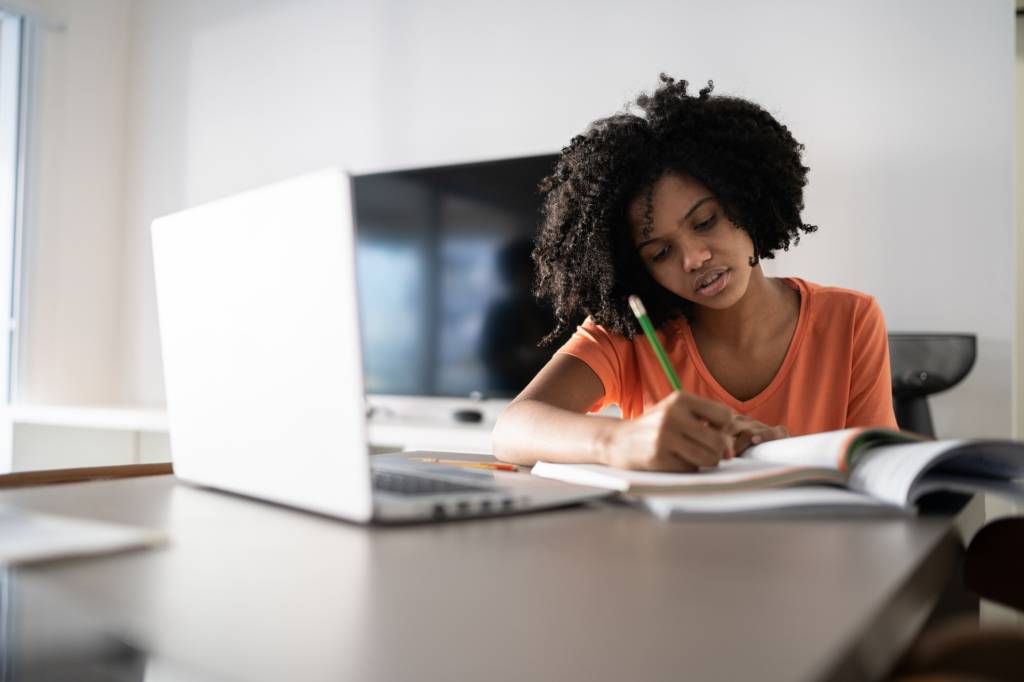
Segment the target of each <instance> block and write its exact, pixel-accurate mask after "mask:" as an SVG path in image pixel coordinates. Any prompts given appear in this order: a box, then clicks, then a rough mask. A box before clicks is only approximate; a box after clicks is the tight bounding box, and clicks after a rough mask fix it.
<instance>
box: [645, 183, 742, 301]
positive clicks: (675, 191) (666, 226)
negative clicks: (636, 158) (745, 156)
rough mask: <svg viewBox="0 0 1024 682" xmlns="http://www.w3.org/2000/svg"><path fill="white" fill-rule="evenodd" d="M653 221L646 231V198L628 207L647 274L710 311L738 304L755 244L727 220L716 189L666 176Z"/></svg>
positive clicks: (654, 200)
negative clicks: (713, 193) (716, 197)
mask: <svg viewBox="0 0 1024 682" xmlns="http://www.w3.org/2000/svg"><path fill="white" fill-rule="evenodd" d="M652 208H653V213H652V221H651V225H650V226H649V227H648V228H646V229H645V227H644V222H645V220H644V218H645V214H646V212H647V199H646V197H645V196H643V195H641V196H639V197H637V198H635V199H633V201H632V202H630V205H629V224H630V231H631V234H632V238H633V245H634V246H635V247H636V249H637V251H638V252H639V254H640V259H641V260H642V261H643V263H644V266H645V267H646V268H647V271H648V272H649V273H651V276H652V277H654V279H655V281H657V282H658V284H660V285H661V286H663V287H665V288H666V289H668V290H669V291H671V292H673V293H675V294H677V295H678V296H681V297H682V298H684V299H686V300H688V301H692V302H694V303H696V304H697V305H701V306H705V307H708V308H715V309H725V308H729V307H730V306H732V305H734V304H735V303H736V302H737V301H739V300H740V299H741V298H742V297H743V295H744V294H745V293H746V291H747V285H748V283H749V282H750V273H751V267H750V257H751V256H753V255H754V244H753V242H752V241H751V239H750V237H749V235H747V233H746V232H745V231H744V230H741V229H737V227H736V225H735V224H733V223H732V221H730V220H729V218H727V217H726V215H725V212H724V211H723V210H722V207H721V205H720V204H719V203H718V200H717V199H715V197H714V195H712V194H711V191H710V190H708V188H706V187H705V186H704V185H702V184H700V183H699V182H697V181H696V180H694V179H692V178H690V177H688V176H685V175H679V174H676V173H669V174H667V175H663V176H662V177H661V178H660V179H659V180H658V181H657V182H656V183H655V184H654V189H653V196H652Z"/></svg>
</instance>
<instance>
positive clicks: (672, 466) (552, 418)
mask: <svg viewBox="0 0 1024 682" xmlns="http://www.w3.org/2000/svg"><path fill="white" fill-rule="evenodd" d="M603 395H604V386H603V385H602V383H601V380H600V379H598V377H597V375H596V374H594V372H593V371H592V370H591V369H590V367H588V366H587V365H586V363H584V362H583V361H582V360H579V359H577V358H574V357H572V356H570V355H566V354H563V353H556V354H555V355H554V357H552V358H551V360H550V361H549V362H548V363H547V365H545V366H544V368H543V369H542V370H541V371H540V372H539V373H538V374H537V376H536V377H534V379H533V381H531V382H530V384H529V385H528V386H527V387H526V388H525V389H523V392H522V393H520V394H519V396H517V397H516V399H515V400H513V401H512V403H511V404H510V405H509V406H508V407H507V408H505V411H504V412H503V413H502V414H501V417H499V419H498V423H497V424H496V425H495V427H494V434H493V438H492V442H493V446H494V455H495V457H497V458H498V459H502V460H504V461H506V462H513V463H515V464H523V465H533V464H535V463H536V462H537V461H539V460H544V461H548V462H564V463H570V464H578V463H584V462H586V463H599V464H610V465H613V466H619V467H623V468H629V469H653V470H659V471H695V470H697V469H698V468H699V467H701V466H714V465H716V464H718V461H719V460H720V459H722V458H723V457H731V456H732V445H733V437H732V435H730V433H728V430H729V429H730V428H731V423H732V412H731V411H730V410H729V408H728V407H726V406H725V405H722V404H721V403H717V402H714V401H710V400H705V399H703V398H699V397H697V396H694V395H690V394H687V393H682V392H679V391H677V392H675V393H672V394H671V395H670V396H669V397H667V398H665V399H664V400H663V401H661V402H660V403H658V404H657V405H656V406H654V407H653V408H652V409H650V410H649V411H648V412H647V413H646V414H645V415H644V416H643V417H641V418H640V419H635V420H632V421H623V420H621V419H613V418H608V417H588V416H587V415H586V411H587V410H588V409H589V408H590V407H591V406H592V405H593V404H594V403H596V402H597V401H598V400H600V398H601V397H602V396H603Z"/></svg>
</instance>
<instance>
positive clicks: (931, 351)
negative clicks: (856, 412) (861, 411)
mask: <svg viewBox="0 0 1024 682" xmlns="http://www.w3.org/2000/svg"><path fill="white" fill-rule="evenodd" d="M976 358H977V337H976V336H975V335H974V334H889V360H890V364H891V366H892V402H893V407H894V408H895V410H896V423H897V424H899V426H900V428H901V429H906V430H908V431H914V432H916V433H920V434H921V435H924V436H930V437H932V438H934V437H935V426H934V424H933V423H932V415H931V410H929V409H928V396H930V395H934V394H935V393H939V392H941V391H946V390H949V389H950V388H953V387H954V386H956V385H957V384H959V383H960V382H961V381H963V379H964V377H966V376H967V375H968V373H970V371H971V368H972V367H974V361H975V359H976Z"/></svg>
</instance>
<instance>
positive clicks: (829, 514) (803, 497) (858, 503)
mask: <svg viewBox="0 0 1024 682" xmlns="http://www.w3.org/2000/svg"><path fill="white" fill-rule="evenodd" d="M640 504H641V505H642V506H643V507H646V508H647V509H648V510H649V511H651V512H652V513H653V514H654V515H655V516H657V517H658V518H660V519H670V518H673V517H692V516H757V517H759V518H780V517H781V518H791V517H820V518H833V517H838V516H892V515H902V514H904V513H905V512H903V510H902V509H901V508H899V507H894V506H892V505H888V504H884V503H881V502H879V501H878V500H875V499H873V498H871V497H868V496H867V495H862V494H860V493H855V492H851V491H849V490H844V489H842V488H833V487H827V486H800V487H796V488H780V489H775V490H745V491H741V492H728V493H715V494H714V495H648V496H646V497H643V498H642V499H641V500H640Z"/></svg>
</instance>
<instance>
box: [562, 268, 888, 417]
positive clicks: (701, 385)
mask: <svg viewBox="0 0 1024 682" xmlns="http://www.w3.org/2000/svg"><path fill="white" fill-rule="evenodd" d="M782 281H783V282H785V283H786V284H787V285H789V286H790V287H792V288H793V289H794V290H796V291H797V292H798V293H799V294H800V316H799V319H798V320H797V324H796V331H795V332H794V333H793V339H792V341H791V342H790V344H789V350H788V351H787V353H786V358H785V360H783V362H782V367H780V368H779V371H778V372H777V373H776V374H775V377H774V378H773V379H772V381H771V383H770V384H768V386H767V387H766V388H765V389H764V390H763V391H761V392H760V393H759V394H758V395H756V396H754V397H753V398H751V399H750V400H744V401H740V400H737V399H736V398H734V397H733V396H732V395H730V394H729V393H728V392H727V391H726V390H725V389H724V388H722V387H721V386H720V385H719V384H718V382H717V381H715V378H714V377H713V376H712V375H711V372H709V371H708V369H707V367H705V366H704V361H703V360H702V359H701V357H700V353H699V352H698V351H697V346H696V344H695V343H694V340H693V334H692V333H691V332H690V325H689V324H687V322H686V321H685V320H681V319H680V320H673V321H672V322H669V323H668V324H666V325H665V327H664V328H663V329H660V330H658V332H657V334H658V339H659V340H660V341H661V343H662V345H663V346H664V347H665V353H666V354H667V355H668V358H669V362H671V363H672V366H673V367H674V368H675V370H676V374H678V375H679V382H680V384H681V385H682V390H684V391H687V392H689V393H693V394H696V395H699V396H701V397H704V398H709V399H711V400H716V401H718V402H721V403H724V404H725V405H728V406H729V407H731V408H732V409H733V410H735V411H736V412H737V413H739V414H744V415H747V416H749V417H751V418H753V419H756V420H758V421H760V422H763V423H765V424H768V425H769V426H778V425H783V426H785V427H786V428H787V429H788V430H789V432H790V434H792V435H794V436H799V435H803V434H807V433H817V432H821V431H832V430H835V429H844V428H847V427H851V426H885V427H890V428H896V416H895V414H894V412H893V407H892V378H891V376H890V372H889V344H888V337H887V336H886V331H885V320H884V318H883V317H882V310H881V308H879V306H878V303H877V302H876V301H875V299H874V298H873V297H871V296H868V295H867V294H862V293H860V292H857V291H851V290H849V289H839V288H836V287H825V286H821V285H819V284H813V283H811V282H806V281H804V280H802V279H798V278H795V277H793V278H783V280H782ZM558 352H559V353H566V354H568V355H571V356H573V357H575V358H578V359H580V360H582V361H583V362H585V363H586V364H587V365H588V366H589V367H590V368H591V369H592V370H593V371H594V373H595V374H597V376H598V378H599V379H600V380H601V383H602V384H604V397H602V398H601V399H600V400H599V401H598V402H596V403H595V404H594V405H592V406H591V407H590V411H591V412H596V411H598V410H601V409H603V408H605V407H607V406H608V405H618V406H619V407H620V408H621V409H622V415H623V417H624V418H626V419H634V418H636V417H639V416H641V415H643V413H644V412H645V411H646V410H647V409H648V408H649V407H651V406H652V405H654V404H655V403H657V402H658V401H660V400H661V399H663V398H664V397H665V396H667V395H668V394H669V393H671V391H672V386H671V384H669V381H668V378H667V377H666V376H665V373H664V371H663V370H662V369H661V365H660V364H659V363H658V358H657V356H656V355H655V354H654V351H653V350H652V349H651V347H650V344H649V343H648V342H647V339H646V337H644V335H643V334H638V335H637V336H635V337H634V338H633V339H632V340H629V339H627V338H625V337H623V336H620V335H618V334H615V333H612V332H610V331H608V330H607V329H605V328H604V327H602V326H600V325H598V324H594V322H593V321H592V320H590V319H588V320H586V321H585V322H584V323H583V324H582V325H581V326H580V327H578V328H577V330H576V333H575V334H573V336H572V338H570V339H569V340H568V341H567V342H566V343H565V345H564V346H562V347H561V348H560V349H559V350H558Z"/></svg>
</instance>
